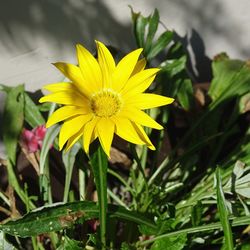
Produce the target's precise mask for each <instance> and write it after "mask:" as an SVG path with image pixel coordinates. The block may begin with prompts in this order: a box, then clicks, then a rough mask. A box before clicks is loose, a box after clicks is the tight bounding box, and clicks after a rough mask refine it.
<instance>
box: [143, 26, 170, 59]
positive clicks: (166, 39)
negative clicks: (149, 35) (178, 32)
mask: <svg viewBox="0 0 250 250" xmlns="http://www.w3.org/2000/svg"><path fill="white" fill-rule="evenodd" d="M173 34H174V33H173V32H172V31H165V32H164V33H162V34H161V35H160V37H159V38H158V40H157V41H156V42H155V43H154V44H153V45H152V49H151V50H150V52H149V53H148V55H147V59H148V60H151V59H152V58H154V57H155V56H157V55H158V54H159V53H160V52H161V51H162V50H164V49H165V48H166V46H167V45H168V44H169V43H170V42H171V41H172V39H173Z"/></svg>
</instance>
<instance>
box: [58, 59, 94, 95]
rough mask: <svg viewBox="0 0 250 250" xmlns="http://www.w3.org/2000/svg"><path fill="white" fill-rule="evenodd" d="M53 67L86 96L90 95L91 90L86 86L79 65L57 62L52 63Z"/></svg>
mask: <svg viewBox="0 0 250 250" xmlns="http://www.w3.org/2000/svg"><path fill="white" fill-rule="evenodd" d="M54 65H55V67H56V68H58V69H59V70H60V71H61V72H62V73H63V74H64V75H65V76H66V77H67V78H68V79H70V80H71V81H72V82H73V84H74V85H75V86H76V87H77V88H78V90H79V91H80V92H82V93H83V94H84V95H86V96H90V95H91V93H92V92H93V90H92V89H91V88H89V86H87V82H86V81H85V80H84V78H83V76H82V73H81V70H80V68H79V67H77V66H75V65H73V64H70V63H63V62H57V63H54Z"/></svg>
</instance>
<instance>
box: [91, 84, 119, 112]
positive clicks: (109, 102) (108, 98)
mask: <svg viewBox="0 0 250 250" xmlns="http://www.w3.org/2000/svg"><path fill="white" fill-rule="evenodd" d="M121 104H122V102H121V98H120V96H119V94H117V93H116V92H114V91H113V90H112V89H103V90H102V91H99V92H97V93H95V94H94V95H93V96H92V98H91V101H90V105H91V109H92V111H93V113H94V114H95V115H96V116H99V117H111V116H113V115H116V114H117V113H118V112H119V111H120V109H121Z"/></svg>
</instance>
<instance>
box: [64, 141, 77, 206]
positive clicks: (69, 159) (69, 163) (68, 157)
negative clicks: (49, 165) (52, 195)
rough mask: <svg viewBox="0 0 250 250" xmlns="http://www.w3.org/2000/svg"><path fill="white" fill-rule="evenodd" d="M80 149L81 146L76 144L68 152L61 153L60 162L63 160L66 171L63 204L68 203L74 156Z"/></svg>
mask: <svg viewBox="0 0 250 250" xmlns="http://www.w3.org/2000/svg"><path fill="white" fill-rule="evenodd" d="M80 149H81V144H80V143H76V144H74V146H73V147H72V148H71V149H70V150H69V151H68V152H63V154H62V160H63V163H64V166H65V170H66V174H65V185H64V195H63V202H67V201H68V194H69V188H70V181H71V177H72V171H73V167H74V164H75V159H76V155H77V153H78V152H79V150H80Z"/></svg>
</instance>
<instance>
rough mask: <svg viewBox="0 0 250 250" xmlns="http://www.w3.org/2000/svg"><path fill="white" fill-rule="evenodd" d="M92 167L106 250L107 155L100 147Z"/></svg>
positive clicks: (101, 232) (103, 247)
mask: <svg viewBox="0 0 250 250" xmlns="http://www.w3.org/2000/svg"><path fill="white" fill-rule="evenodd" d="M90 161H91V166H92V170H93V174H94V178H95V184H96V189H97V196H98V205H99V218H100V237H101V249H102V250H105V249H106V224H107V166H108V159H107V155H106V154H105V152H104V151H103V149H102V147H101V146H99V147H98V149H97V150H96V152H95V153H94V154H93V155H92V157H91V159H90Z"/></svg>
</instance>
